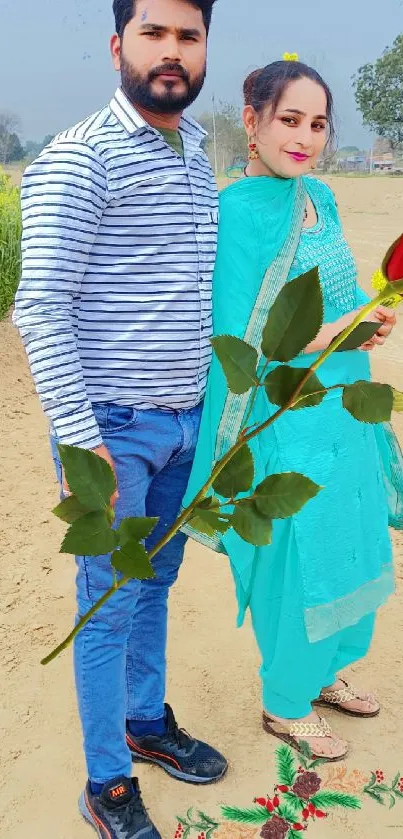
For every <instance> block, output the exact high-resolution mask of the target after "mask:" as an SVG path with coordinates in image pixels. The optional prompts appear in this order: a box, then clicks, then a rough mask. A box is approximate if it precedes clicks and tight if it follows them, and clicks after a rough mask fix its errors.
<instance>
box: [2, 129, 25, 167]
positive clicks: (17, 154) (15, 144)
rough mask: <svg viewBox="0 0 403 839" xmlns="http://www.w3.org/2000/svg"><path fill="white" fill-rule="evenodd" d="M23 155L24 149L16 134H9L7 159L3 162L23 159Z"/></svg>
mask: <svg viewBox="0 0 403 839" xmlns="http://www.w3.org/2000/svg"><path fill="white" fill-rule="evenodd" d="M24 157H25V149H24V148H23V146H22V145H21V141H20V138H19V136H18V134H10V136H9V139H8V151H7V159H6V160H5V161H4V162H5V163H15V162H16V161H18V160H23V158H24Z"/></svg>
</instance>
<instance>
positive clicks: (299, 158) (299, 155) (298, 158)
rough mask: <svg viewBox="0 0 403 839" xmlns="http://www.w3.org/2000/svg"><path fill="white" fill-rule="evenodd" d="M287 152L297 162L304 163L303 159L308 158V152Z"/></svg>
mask: <svg viewBox="0 0 403 839" xmlns="http://www.w3.org/2000/svg"><path fill="white" fill-rule="evenodd" d="M287 154H288V155H289V156H290V157H292V159H293V160H295V161H296V162H297V163H305V161H306V160H308V158H309V155H308V154H302V153H301V152H298V151H288V152H287Z"/></svg>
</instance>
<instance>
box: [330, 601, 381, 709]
mask: <svg viewBox="0 0 403 839" xmlns="http://www.w3.org/2000/svg"><path fill="white" fill-rule="evenodd" d="M375 621H376V613H371V614H369V615H365V617H363V618H362V619H361V620H360V622H359V623H357V624H356V625H355V626H349V627H347V629H344V630H343V631H342V632H341V633H340V635H339V638H340V641H339V647H338V650H337V653H336V655H335V658H334V660H333V661H332V664H331V667H330V670H329V672H328V673H327V674H326V678H325V682H324V689H325V690H324V692H326V689H329V690H331V691H335V690H341V689H343V688H345V682H343V681H342V680H341V679H340V678H339V672H340V670H344V669H345V668H346V667H349V666H350V665H351V664H355V662H356V661H359V660H360V659H362V658H365V656H366V655H367V653H368V651H369V648H370V646H371V642H372V639H373V635H374V630H375ZM339 706H340V707H341V708H345V709H346V710H348V711H352V712H356V713H357V714H360V713H361V714H371V713H374V712H375V711H377V710H379V702H377V700H376V699H375V698H374V697H373V696H372V695H371V694H365V693H361V692H360V693H359V695H357V696H356V697H355V699H352V700H351V701H349V702H340V703H339Z"/></svg>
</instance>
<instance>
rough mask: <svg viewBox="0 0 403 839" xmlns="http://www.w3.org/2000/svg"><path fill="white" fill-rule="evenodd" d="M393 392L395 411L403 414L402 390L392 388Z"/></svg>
mask: <svg viewBox="0 0 403 839" xmlns="http://www.w3.org/2000/svg"><path fill="white" fill-rule="evenodd" d="M392 392H393V410H394V411H397V412H398V413H401V412H402V411H403V393H402V392H401V391H400V390H395V389H394V388H392Z"/></svg>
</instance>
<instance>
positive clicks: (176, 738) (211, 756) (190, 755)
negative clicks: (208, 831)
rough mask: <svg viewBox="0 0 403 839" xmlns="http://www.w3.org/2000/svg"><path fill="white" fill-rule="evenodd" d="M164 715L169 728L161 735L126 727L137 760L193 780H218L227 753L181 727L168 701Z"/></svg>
mask: <svg viewBox="0 0 403 839" xmlns="http://www.w3.org/2000/svg"><path fill="white" fill-rule="evenodd" d="M165 716H166V721H167V731H166V734H163V735H162V737H158V736H156V735H154V734H150V735H147V736H146V737H134V736H133V734H131V732H130V731H129V730H127V732H126V739H127V745H128V746H129V749H130V751H131V753H132V759H133V760H134V761H135V762H137V761H145V762H146V763H156V764H157V766H161V767H162V769H165V771H166V772H168V774H169V775H172V776H173V777H174V778H178V779H179V780H180V781H186V782H187V783H190V784H212V783H214V782H215V781H219V780H220V778H222V777H223V776H224V775H225V773H226V771H227V769H228V763H227V761H226V760H225V757H223V755H222V754H220V752H217V751H216V750H215V749H213V748H212V747H211V746H208V745H207V743H202V742H201V741H200V740H194V738H193V737H191V736H190V734H188V733H187V731H185V730H184V729H183V728H179V727H178V724H177V722H176V720H175V717H174V713H173V711H172V708H171V707H170V706H169V705H165Z"/></svg>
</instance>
